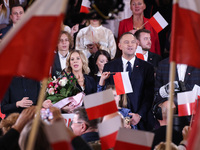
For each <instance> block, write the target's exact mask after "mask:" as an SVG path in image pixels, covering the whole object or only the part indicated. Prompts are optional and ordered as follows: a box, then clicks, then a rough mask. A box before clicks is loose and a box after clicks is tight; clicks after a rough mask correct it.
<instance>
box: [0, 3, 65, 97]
mask: <svg viewBox="0 0 200 150" xmlns="http://www.w3.org/2000/svg"><path fill="white" fill-rule="evenodd" d="M66 2H67V1H66V0H56V1H54V0H38V1H36V2H35V3H33V5H32V6H31V7H30V8H29V9H28V10H27V12H26V13H25V14H24V16H22V18H21V20H20V21H19V22H18V23H17V24H16V26H15V28H12V29H11V30H10V31H9V32H8V33H7V34H6V35H5V37H4V38H3V39H2V42H1V47H0V70H1V72H0V83H3V85H2V86H1V87H0V100H1V98H2V97H3V95H4V93H5V91H6V88H7V87H8V86H9V83H10V81H11V79H12V77H13V76H25V77H27V78H31V79H35V80H39V81H40V80H42V79H43V78H44V77H48V75H49V69H50V66H51V65H52V63H53V59H54V50H55V48H56V45H57V41H58V35H59V33H60V27H61V22H62V20H63V16H64V12H65V9H66Z"/></svg>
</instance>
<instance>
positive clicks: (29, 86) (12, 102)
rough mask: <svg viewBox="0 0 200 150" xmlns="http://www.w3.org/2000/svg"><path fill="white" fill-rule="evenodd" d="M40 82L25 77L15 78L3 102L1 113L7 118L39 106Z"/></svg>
mask: <svg viewBox="0 0 200 150" xmlns="http://www.w3.org/2000/svg"><path fill="white" fill-rule="evenodd" d="M39 91H40V82H39V81H35V80H32V79H28V78H25V77H14V78H13V79H12V81H11V84H10V86H9V88H8V90H7V92H6V94H5V96H4V98H3V100H2V102H1V111H2V113H4V114H5V115H6V116H8V115H9V114H10V113H14V112H19V113H20V112H21V111H22V110H23V109H24V108H27V107H30V106H32V105H36V104H37V100H38V95H39Z"/></svg>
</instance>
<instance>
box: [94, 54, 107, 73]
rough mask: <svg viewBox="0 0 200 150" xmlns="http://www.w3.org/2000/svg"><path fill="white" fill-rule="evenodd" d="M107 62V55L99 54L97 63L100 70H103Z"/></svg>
mask: <svg viewBox="0 0 200 150" xmlns="http://www.w3.org/2000/svg"><path fill="white" fill-rule="evenodd" d="M107 62H108V59H107V57H106V56H104V55H102V54H101V55H99V57H98V58H97V62H96V65H97V66H98V68H99V71H100V72H102V71H103V67H104V65H105V64H106V63H107Z"/></svg>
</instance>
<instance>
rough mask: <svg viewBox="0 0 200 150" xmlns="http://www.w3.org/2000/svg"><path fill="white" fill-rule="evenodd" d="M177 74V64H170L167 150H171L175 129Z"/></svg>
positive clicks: (172, 62)
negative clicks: (175, 84) (174, 111)
mask: <svg viewBox="0 0 200 150" xmlns="http://www.w3.org/2000/svg"><path fill="white" fill-rule="evenodd" d="M175 72H176V63H175V62H174V61H171V62H170V78H169V80H170V82H169V83H170V84H169V90H170V91H169V100H168V101H169V103H168V110H169V111H168V115H167V116H168V117H167V131H166V150H171V147H170V144H171V141H172V128H173V108H172V106H173V102H174V79H175Z"/></svg>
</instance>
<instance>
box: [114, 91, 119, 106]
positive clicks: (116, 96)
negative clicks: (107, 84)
mask: <svg viewBox="0 0 200 150" xmlns="http://www.w3.org/2000/svg"><path fill="white" fill-rule="evenodd" d="M112 92H113V95H114V99H115V102H116V105H117V107H118V105H119V101H120V95H117V92H116V90H112Z"/></svg>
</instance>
